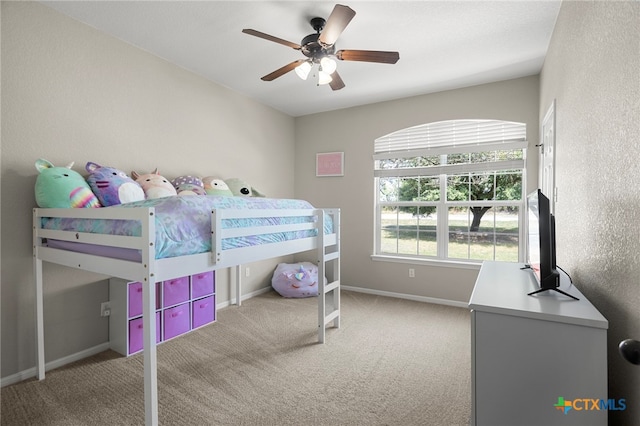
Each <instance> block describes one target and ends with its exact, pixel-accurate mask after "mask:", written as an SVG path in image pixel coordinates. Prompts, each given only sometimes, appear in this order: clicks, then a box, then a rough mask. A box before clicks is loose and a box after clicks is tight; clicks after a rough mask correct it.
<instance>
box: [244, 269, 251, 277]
mask: <svg viewBox="0 0 640 426" xmlns="http://www.w3.org/2000/svg"><path fill="white" fill-rule="evenodd" d="M250 275H251V268H249V267H248V266H247V267H246V268H244V276H245V277H248V276H250Z"/></svg>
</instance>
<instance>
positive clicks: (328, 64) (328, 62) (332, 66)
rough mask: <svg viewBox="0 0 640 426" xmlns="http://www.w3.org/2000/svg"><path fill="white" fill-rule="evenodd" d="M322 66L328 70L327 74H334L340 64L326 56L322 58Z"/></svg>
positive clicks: (325, 70)
mask: <svg viewBox="0 0 640 426" xmlns="http://www.w3.org/2000/svg"><path fill="white" fill-rule="evenodd" d="M320 66H321V67H322V69H323V70H324V72H326V73H327V74H333V73H334V71H335V70H336V68H338V64H336V61H334V60H333V59H331V58H330V57H328V56H325V57H323V58H322V59H320Z"/></svg>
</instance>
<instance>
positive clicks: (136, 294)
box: [128, 282, 160, 318]
mask: <svg viewBox="0 0 640 426" xmlns="http://www.w3.org/2000/svg"><path fill="white" fill-rule="evenodd" d="M128 291H129V318H133V317H137V316H138V315H142V283H141V282H133V283H129V288H128ZM156 309H160V283H156Z"/></svg>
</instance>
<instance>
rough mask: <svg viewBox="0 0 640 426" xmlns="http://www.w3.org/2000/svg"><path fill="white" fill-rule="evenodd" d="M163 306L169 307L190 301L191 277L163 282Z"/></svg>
mask: <svg viewBox="0 0 640 426" xmlns="http://www.w3.org/2000/svg"><path fill="white" fill-rule="evenodd" d="M162 296H163V297H162V306H163V307H165V308H166V307H169V306H173V305H177V304H180V303H184V302H186V301H187V300H189V277H181V278H175V279H173V280H167V281H163V282H162Z"/></svg>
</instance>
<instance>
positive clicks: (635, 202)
mask: <svg viewBox="0 0 640 426" xmlns="http://www.w3.org/2000/svg"><path fill="white" fill-rule="evenodd" d="M639 70H640V3H639V2H563V5H562V8H561V10H560V14H559V16H558V20H557V23H556V27H555V30H554V34H553V38H552V40H551V44H550V46H549V52H548V55H547V58H546V60H545V64H544V68H543V70H542V74H541V80H540V81H541V83H540V86H541V87H540V88H541V91H540V117H543V116H544V114H545V112H546V110H547V108H548V107H549V105H550V104H551V102H552V101H553V99H555V100H556V183H557V186H558V202H557V204H556V217H557V239H558V264H559V265H560V266H562V267H564V268H565V269H566V270H567V271H568V272H569V273H570V274H571V275H572V277H573V279H574V282H575V283H576V285H577V286H579V287H580V289H581V291H582V292H583V293H584V294H585V295H586V296H587V297H588V298H589V300H591V302H592V303H593V304H594V305H595V306H596V307H597V308H598V309H599V310H600V311H601V312H602V314H603V315H604V316H605V317H606V318H607V319H608V320H609V338H608V340H609V344H608V362H609V398H615V399H619V398H625V399H626V401H627V409H626V410H625V411H611V412H609V419H610V424H616V425H618V424H626V425H632V424H635V425H637V424H638V423H637V422H638V419H640V368H639V367H637V366H634V365H632V364H629V363H627V362H625V361H624V360H623V359H622V357H621V356H620V355H619V354H618V353H617V345H618V343H619V342H620V341H621V340H623V339H626V338H634V339H636V340H640V274H639V273H640V191H639V190H638V174H639V172H640V166H639V163H638V161H639V160H638V159H639V158H640V73H639ZM578 356H580V354H571V353H569V354H567V357H578ZM585 374H588V372H585ZM585 397H589V396H588V395H585ZM591 397H594V398H595V397H598V396H597V395H593V396H591Z"/></svg>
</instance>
